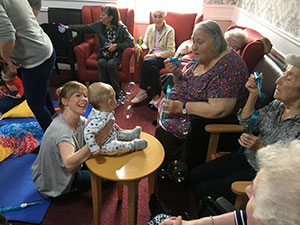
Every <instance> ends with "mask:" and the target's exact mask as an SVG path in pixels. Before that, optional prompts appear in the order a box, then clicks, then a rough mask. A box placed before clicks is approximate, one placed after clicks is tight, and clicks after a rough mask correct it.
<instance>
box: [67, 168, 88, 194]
mask: <svg viewBox="0 0 300 225" xmlns="http://www.w3.org/2000/svg"><path fill="white" fill-rule="evenodd" d="M71 189H72V190H78V191H86V190H89V189H91V175H90V171H89V170H84V169H82V170H79V171H78V172H76V173H75V178H74V180H73V183H72V187H71Z"/></svg>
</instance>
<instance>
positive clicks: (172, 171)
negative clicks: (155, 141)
mask: <svg viewBox="0 0 300 225" xmlns="http://www.w3.org/2000/svg"><path fill="white" fill-rule="evenodd" d="M187 175H188V168H187V166H186V164H185V163H184V162H181V161H178V160H175V161H173V162H172V163H170V164H169V166H168V176H169V178H170V179H171V180H172V181H175V182H177V183H181V182H182V181H184V180H185V178H186V177H187Z"/></svg>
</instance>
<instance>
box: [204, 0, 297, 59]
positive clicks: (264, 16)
mask: <svg viewBox="0 0 300 225" xmlns="http://www.w3.org/2000/svg"><path fill="white" fill-rule="evenodd" d="M282 9H284V10H282ZM203 13H204V16H205V19H215V20H217V21H218V22H219V23H220V25H222V23H225V24H226V23H229V21H231V22H232V23H234V24H237V25H241V26H247V27H251V28H253V29H256V30H258V31H259V32H260V33H261V34H263V35H265V36H266V37H268V38H269V39H270V40H271V42H272V44H273V46H274V49H275V50H276V51H277V52H278V53H279V54H280V55H282V56H284V55H286V54H289V53H295V54H300V1H299V0H286V1H281V0H270V1H267V0H255V1H254V0H204V6H203Z"/></svg>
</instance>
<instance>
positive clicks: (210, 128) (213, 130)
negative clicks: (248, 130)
mask: <svg viewBox="0 0 300 225" xmlns="http://www.w3.org/2000/svg"><path fill="white" fill-rule="evenodd" d="M205 130H206V131H207V132H209V133H210V137H209V142H208V148H207V153H206V160H205V161H206V162H208V161H210V160H212V159H214V157H212V156H213V155H215V154H216V152H217V148H218V143H219V139H220V134H221V133H241V132H244V131H245V127H244V126H242V125H237V124H208V125H206V126H205Z"/></svg>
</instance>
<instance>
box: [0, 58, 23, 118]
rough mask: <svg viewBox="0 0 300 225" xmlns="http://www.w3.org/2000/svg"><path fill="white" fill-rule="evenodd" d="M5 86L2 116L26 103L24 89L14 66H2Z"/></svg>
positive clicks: (2, 97) (0, 104)
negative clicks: (23, 102)
mask: <svg viewBox="0 0 300 225" xmlns="http://www.w3.org/2000/svg"><path fill="white" fill-rule="evenodd" d="M1 66H2V68H1V78H2V81H3V85H2V86H1V93H0V96H1V98H0V116H2V114H4V113H6V112H7V111H9V110H10V109H12V108H13V107H15V106H16V105H18V104H20V103H21V102H22V101H24V97H23V95H24V88H23V84H22V81H21V79H20V78H19V77H18V76H17V69H16V68H15V67H14V65H7V64H5V63H4V64H2V65H1Z"/></svg>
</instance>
